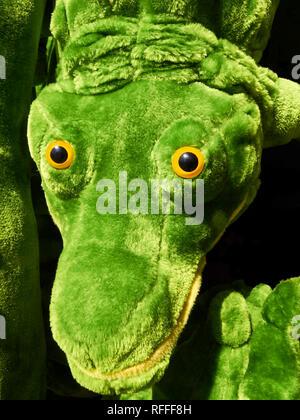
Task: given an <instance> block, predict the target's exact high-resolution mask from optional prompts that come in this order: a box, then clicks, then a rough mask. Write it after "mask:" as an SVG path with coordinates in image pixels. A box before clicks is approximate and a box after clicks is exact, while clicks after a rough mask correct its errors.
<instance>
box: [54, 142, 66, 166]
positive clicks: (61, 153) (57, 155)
mask: <svg viewBox="0 0 300 420" xmlns="http://www.w3.org/2000/svg"><path fill="white" fill-rule="evenodd" d="M51 159H52V160H53V162H55V163H58V164H59V163H65V162H66V161H67V160H68V152H67V151H66V149H65V148H64V147H62V146H55V147H53V149H52V150H51Z"/></svg>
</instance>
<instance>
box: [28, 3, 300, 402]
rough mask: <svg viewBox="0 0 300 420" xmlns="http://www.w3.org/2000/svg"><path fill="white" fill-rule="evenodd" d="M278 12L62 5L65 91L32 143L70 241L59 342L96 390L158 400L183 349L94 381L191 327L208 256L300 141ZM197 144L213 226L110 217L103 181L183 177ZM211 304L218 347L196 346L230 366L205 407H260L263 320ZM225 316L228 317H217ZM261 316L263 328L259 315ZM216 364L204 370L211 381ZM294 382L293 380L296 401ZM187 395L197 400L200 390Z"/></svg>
mask: <svg viewBox="0 0 300 420" xmlns="http://www.w3.org/2000/svg"><path fill="white" fill-rule="evenodd" d="M277 5H278V1H273V2H272V1H268V0H256V1H250V2H249V1H242V2H239V7H237V2H235V1H233V0H231V1H229V0H228V1H225V0H224V1H219V2H208V1H206V2H198V1H197V2H196V1H192V0H189V1H182V2H177V1H176V2H175V1H168V2H166V1H165V2H160V1H156V0H153V1H152V2H151V1H140V2H132V1H129V0H128V1H116V2H111V3H110V4H109V5H108V4H107V2H104V1H103V2H102V1H98V0H97V1H96V0H87V1H85V2H83V1H79V0H68V1H67V0H65V1H63V0H58V1H57V5H56V10H55V12H54V15H53V19H52V31H53V34H54V36H55V37H56V39H57V43H58V50H59V53H60V64H59V67H58V74H57V83H55V84H52V85H50V86H48V87H47V88H46V89H44V90H43V91H42V93H41V94H40V95H39V97H38V99H37V100H36V101H35V103H34V104H33V106H32V111H31V115H30V124H29V142H30V149H31V154H32V156H33V158H34V160H35V162H36V164H37V166H38V169H39V171H40V173H41V176H42V181H43V188H44V190H45V194H46V199H47V203H48V206H49V209H50V212H51V215H52V217H53V219H54V221H55V223H56V224H57V226H58V227H59V229H60V231H61V234H62V237H63V241H64V250H63V252H62V255H61V257H60V261H59V265H58V270H57V275H56V279H55V283H54V287H53V292H52V299H51V311H50V312H51V326H52V331H53V334H54V338H55V340H56V341H57V343H58V344H59V346H60V347H61V349H62V350H63V351H64V352H65V353H66V355H67V358H68V361H69V364H70V367H71V370H72V373H73V375H74V377H75V378H76V380H77V381H78V382H79V383H80V384H81V385H83V386H84V387H86V388H88V389H90V390H92V391H95V392H98V393H102V394H122V393H124V394H125V396H124V398H126V397H127V398H130V397H128V395H126V394H129V393H133V392H135V391H138V392H142V393H140V394H136V395H138V397H139V398H149V395H150V394H151V391H150V389H149V387H150V386H151V385H152V384H154V383H155V382H158V381H159V380H160V379H161V378H162V376H163V375H164V372H165V369H166V368H167V366H168V364H169V360H170V356H171V354H172V351H173V345H172V347H170V348H169V349H168V351H167V352H166V353H165V354H164V357H163V358H162V359H161V360H159V361H157V363H155V364H154V365H153V366H152V367H151V368H149V369H147V370H145V371H144V372H143V373H139V374H136V375H131V376H130V377H126V378H117V379H104V378H101V379H100V378H92V377H91V375H90V374H88V373H87V371H96V372H97V373H98V374H111V373H115V372H119V371H121V370H123V369H126V368H129V367H132V366H135V365H137V364H139V363H142V362H144V361H146V360H147V359H149V358H150V357H151V355H152V354H153V352H154V351H155V350H156V349H157V348H158V347H159V346H160V345H161V343H162V342H163V341H164V340H165V339H166V338H167V337H168V336H169V335H170V333H171V332H172V330H173V328H174V327H175V326H176V325H177V322H178V318H179V316H180V314H181V312H182V310H183V307H184V304H185V302H186V299H187V297H188V295H189V292H190V290H191V286H192V283H193V280H194V278H195V274H196V272H197V270H198V268H199V266H200V264H201V262H203V261H204V259H205V255H206V254H207V252H208V251H209V250H210V249H211V248H212V247H213V246H214V244H215V242H216V240H217V239H218V238H219V237H220V235H222V233H223V232H224V230H225V229H226V227H227V226H228V224H230V223H231V221H232V218H236V217H238V216H239V215H240V214H241V212H242V211H244V210H245V209H246V208H247V206H248V205H249V204H250V203H251V202H252V200H253V199H254V197H255V195H256V192H257V189H258V187H259V174H260V159H261V154H262V150H263V147H268V146H275V145H280V144H284V143H287V142H289V141H290V140H291V139H293V138H295V137H299V136H300V87H299V86H298V85H296V84H294V83H291V82H289V81H286V80H283V79H279V78H278V77H277V76H276V75H275V74H274V73H272V72H271V71H269V70H268V69H263V68H261V67H259V66H258V65H257V64H256V61H257V60H258V59H259V58H260V56H261V54H262V51H263V49H264V46H265V44H266V41H267V39H268V36H269V32H270V28H271V23H272V19H273V16H274V13H275V11H276V7H277ZM249 54H251V56H252V57H251V56H250V55H249ZM57 139H62V140H66V141H68V142H69V143H70V144H71V145H72V146H73V148H74V150H75V160H74V162H73V164H72V165H71V167H70V168H68V169H66V170H63V171H59V170H56V169H54V168H53V167H51V166H50V165H49V163H48V162H47V160H46V149H47V146H48V145H49V143H51V142H52V141H54V140H57ZM191 145H192V146H195V147H197V148H199V149H200V150H201V151H202V153H203V155H204V158H205V169H204V171H203V172H202V174H201V178H202V179H204V182H205V219H204V223H203V224H202V225H199V226H186V224H185V217H186V215H182V216H176V217H175V216H168V215H159V216H156V215H152V216H151V215H136V216H133V215H131V214H127V215H101V216H100V215H99V214H98V213H97V212H96V202H97V199H98V197H99V195H100V194H99V193H98V192H97V190H96V187H97V183H98V181H99V180H100V179H103V178H109V179H112V180H114V181H115V182H116V184H117V185H118V177H119V172H120V171H127V173H128V180H129V181H130V180H132V179H134V178H142V179H144V180H146V181H147V182H148V184H149V182H150V179H151V178H160V179H163V178H167V179H169V180H171V179H174V178H178V177H176V175H175V174H174V172H173V169H172V165H171V158H172V155H173V154H174V153H175V151H176V150H177V149H178V148H180V147H183V146H191ZM241 205H242V206H241ZM237 209H238V211H237V212H236V210H237ZM297 287H298V286H297ZM274 293H275V292H274ZM224 299H225V300H224ZM212 308H213V309H211V312H210V316H209V319H210V320H211V322H212V324H213V327H212V329H211V331H212V332H211V333H212V334H213V336H214V341H209V340H208V341H207V342H205V343H204V344H203V342H202V341H201V337H202V336H201V334H200V333H199V336H198V338H197V337H196V340H198V341H197V342H198V344H199V347H198V349H203V351H205V349H206V351H207V352H209V353H210V352H211V348H210V345H213V346H214V349H215V351H217V352H218V351H220V357H219V359H218V363H213V362H215V360H213V361H212V362H211V363H210V364H209V366H210V367H211V372H210V374H211V376H210V377H209V376H208V378H210V379H207V382H206V383H204V385H203V387H202V388H203V390H206V391H205V392H204V391H203V393H202V394H201V398H202V397H207V398H211V399H217V398H224V399H225V398H226V397H228V398H229V399H236V398H238V397H239V395H241V396H242V398H248V397H249V398H250V399H251V398H252V397H253V396H254V391H253V389H252V383H253V382H252V381H253V378H252V377H251V375H250V374H249V375H248V376H246V377H245V380H244V381H243V385H242V386H241V387H240V383H241V382H242V380H243V377H244V375H245V372H246V367H247V361H248V357H249V355H248V349H249V346H248V344H247V343H248V341H249V338H250V335H251V332H252V331H251V319H250V318H251V311H250V316H249V311H248V309H247V303H246V302H245V299H244V297H243V295H242V294H238V293H236V294H230V295H229V296H227V295H226V294H225V295H219V296H218V297H217V298H216V300H214V301H213V303H212ZM220 308H225V309H224V319H221V320H220V319H219V320H218V319H216V317H218V313H219V312H218V310H220ZM254 317H257V318H255V319H256V322H258V323H259V322H260V321H259V320H260V312H259V310H257V311H256V312H255V311H254ZM220 321H222V322H224V325H225V326H226V328H225V329H224V328H223V326H222V322H221V323H220ZM252 322H253V321H252ZM264 328H265V326H264V324H263V325H262V326H261V325H260V324H259V325H258V327H257V331H258V332H257V334H256V335H255V334H254V335H253V337H252V336H251V342H252V340H253V343H261V346H262V348H263V342H262V338H260V337H263V334H264V333H265V332H264ZM266 328H269V326H266ZM200 330H201V327H200ZM197 331H198V330H197ZM259 331H260V332H259ZM198 332H199V331H198ZM265 334H269V335H270V333H269V332H268V331H267V332H266V333H265ZM279 336H280V338H279V339H278V340H284V338H282V335H280V334H279ZM255 337H256V338H255ZM255 340H256V341H255ZM212 343H213V344H212ZM218 345H219V346H221V347H220V348H219V350H217V346H218ZM253 346H254V344H253ZM289 346H290V342H289V341H288V339H286V348H287V349H289V351H290V347H289ZM214 349H213V350H214ZM201 351H202V350H201ZM276 351H277V348H276V346H275V347H274V352H275V353H276ZM212 354H215V353H214V351H213V352H212ZM232 355H233V358H231V356H232ZM291 357H292V356H291ZM251 360H252V359H251V356H250V361H251ZM291 360H292V358H291ZM228 362H230V363H229V364H228ZM264 363H265V364H266V363H267V362H266V360H265V361H264ZM292 363H293V362H291V364H292ZM198 365H199V362H198ZM255 366H257V365H255ZM205 367H206V365H205V364H203V365H202V366H199V370H198V372H197V374H198V379H199V378H201V380H203V381H204V382H205V374H204V373H203V372H202V371H201V369H202V370H203V369H204V370H205ZM83 369H84V370H85V372H84V371H83ZM253 372H254V370H253ZM253 374H254V375H255V372H254V373H253ZM228 375H230V377H231V382H230V381H229V382H230V383H229V384H228V389H227V390H226V389H225V390H226V392H227V394H226V395H225V394H224V395H222V392H223V393H224V392H225V390H224V388H225V387H224V378H227V377H228ZM274 377H275V380H276V378H277V379H278V378H279V377H276V376H274ZM263 380H264V379H262V382H263ZM209 381H210V382H209ZM187 382H188V381H187ZM278 386H279V385H278ZM294 386H295V385H294V382H293V380H291V386H290V391H289V392H290V396H292V397H294V396H295V390H294ZM239 387H240V389H241V391H238V389H239ZM147 388H148V389H147ZM189 391H190V395H189V397H191V395H193V392H198V391H199V389H197V388H195V387H194V386H191V387H190V389H189ZM275 391H276V390H275ZM162 392H163V391H162ZM201 392H202V391H201ZM238 392H241V394H238ZM166 394H167V392H166ZM275 394H276V392H275ZM265 395H266V394H265ZM277 395H278V396H279V397H282V396H283V395H282V394H280V392H279V391H278V392H277ZM172 396H173V397H174V396H175V393H173V394H172ZM198 396H199V395H198Z"/></svg>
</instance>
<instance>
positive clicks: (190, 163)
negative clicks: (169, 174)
mask: <svg viewBox="0 0 300 420" xmlns="http://www.w3.org/2000/svg"><path fill="white" fill-rule="evenodd" d="M204 163H205V162H204V157H203V155H202V153H201V152H200V150H199V149H196V147H182V148H181V149H178V150H177V151H176V152H175V153H174V155H173V158H172V166H173V169H174V171H175V173H176V174H177V175H178V176H180V177H181V178H196V176H198V175H199V174H200V173H201V172H202V171H203V168H204Z"/></svg>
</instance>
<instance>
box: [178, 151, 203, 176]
mask: <svg viewBox="0 0 300 420" xmlns="http://www.w3.org/2000/svg"><path fill="white" fill-rule="evenodd" d="M198 165H199V161H198V158H197V156H196V155H194V153H183V155H181V156H180V158H179V166H180V168H181V169H183V170H184V171H185V172H193V171H194V170H195V169H197V167H198Z"/></svg>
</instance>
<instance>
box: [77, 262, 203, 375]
mask: <svg viewBox="0 0 300 420" xmlns="http://www.w3.org/2000/svg"><path fill="white" fill-rule="evenodd" d="M205 264H206V259H205V258H203V259H202V260H201V262H200V265H199V268H198V270H197V273H196V276H195V279H194V281H193V284H192V287H191V290H190V293H189V296H188V298H187V300H186V302H185V305H184V307H183V309H182V311H181V314H180V316H179V318H178V321H177V324H176V326H175V327H174V328H173V330H172V332H171V334H170V335H169V337H167V338H166V339H165V340H164V341H163V342H162V344H161V345H160V346H159V347H158V348H157V349H156V350H155V352H154V353H153V354H152V356H150V357H149V359H147V360H146V361H144V362H141V363H139V364H137V365H135V366H131V367H129V368H126V369H124V370H121V371H119V372H113V373H107V374H106V373H99V372H98V371H97V370H86V369H84V368H82V367H81V366H80V365H79V364H78V363H77V361H76V360H73V359H71V360H72V362H73V363H74V364H75V365H76V366H77V368H78V369H80V370H81V371H82V372H83V373H85V374H86V375H88V376H90V377H92V378H95V379H122V378H128V377H129V376H135V375H139V374H141V373H144V372H145V371H147V370H149V369H151V368H152V367H153V366H154V365H155V364H157V363H159V362H160V361H161V360H163V358H164V357H165V356H166V355H167V354H168V353H169V352H170V351H171V350H172V348H173V347H174V345H175V343H176V341H177V339H178V337H179V335H180V333H181V331H182V330H183V328H184V327H185V325H186V323H187V321H188V318H189V315H190V312H191V310H192V308H193V306H194V303H195V300H196V298H197V295H198V293H199V290H200V287H201V280H202V272H203V269H204V267H205Z"/></svg>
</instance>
